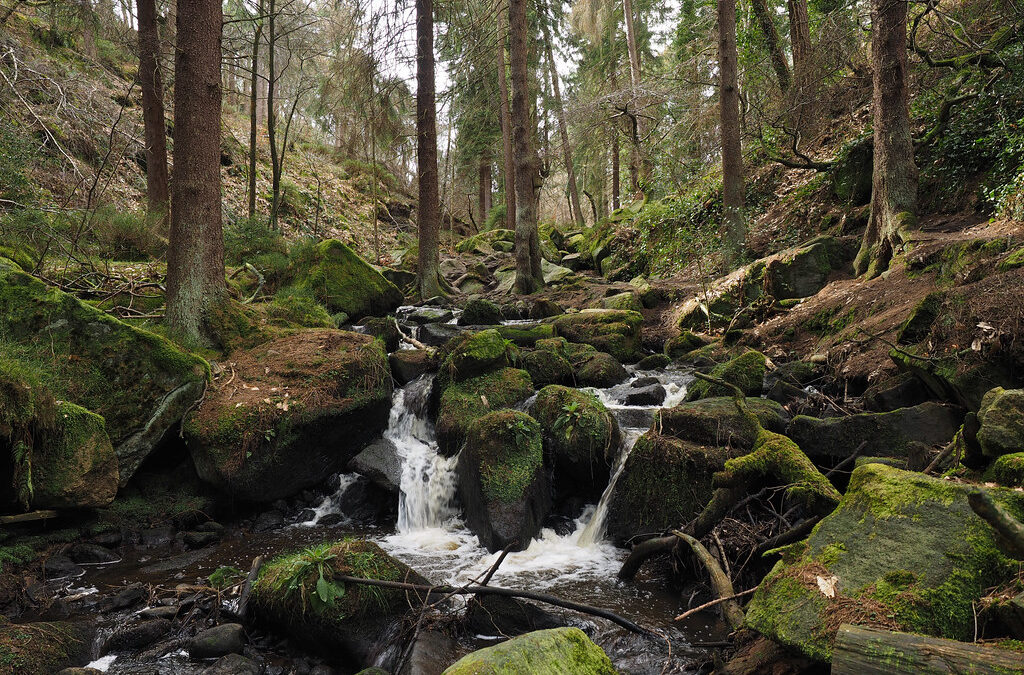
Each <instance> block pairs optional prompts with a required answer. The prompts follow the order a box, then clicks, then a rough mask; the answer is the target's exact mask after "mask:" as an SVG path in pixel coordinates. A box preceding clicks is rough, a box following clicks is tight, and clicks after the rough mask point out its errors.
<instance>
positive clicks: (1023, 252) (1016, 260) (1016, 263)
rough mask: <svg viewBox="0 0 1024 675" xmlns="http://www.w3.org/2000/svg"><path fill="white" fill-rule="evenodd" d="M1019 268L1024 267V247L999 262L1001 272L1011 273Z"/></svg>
mask: <svg viewBox="0 0 1024 675" xmlns="http://www.w3.org/2000/svg"><path fill="white" fill-rule="evenodd" d="M1018 267H1024V247H1022V248H1018V249H1017V250H1016V251H1014V252H1012V253H1010V254H1009V255H1008V256H1006V257H1005V258H1003V259H1002V260H1001V261H999V271H1000V272H1009V271H1010V270H1015V269H1017V268H1018Z"/></svg>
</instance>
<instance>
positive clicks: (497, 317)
mask: <svg viewBox="0 0 1024 675" xmlns="http://www.w3.org/2000/svg"><path fill="white" fill-rule="evenodd" d="M499 323H501V308H500V307H498V306H497V305H496V304H494V303H493V302H491V301H490V300H484V299H483V298H474V299H473V300H470V301H469V302H467V303H466V307H465V308H464V309H463V310H462V316H460V317H459V325H460V326H493V325H495V324H499Z"/></svg>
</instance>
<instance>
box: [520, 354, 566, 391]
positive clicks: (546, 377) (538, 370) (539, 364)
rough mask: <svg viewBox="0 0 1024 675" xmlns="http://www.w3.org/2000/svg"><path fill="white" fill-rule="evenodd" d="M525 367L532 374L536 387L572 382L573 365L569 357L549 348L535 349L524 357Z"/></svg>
mask: <svg viewBox="0 0 1024 675" xmlns="http://www.w3.org/2000/svg"><path fill="white" fill-rule="evenodd" d="M522 366H523V369H524V370H525V371H526V372H528V373H529V374H530V379H532V380H533V384H534V386H535V387H546V386H547V385H549V384H572V381H573V373H572V365H571V364H570V363H569V361H568V359H566V358H565V357H564V356H561V355H559V354H557V353H555V352H553V351H550V350H547V349H533V350H530V351H528V352H526V353H525V354H523V357H522Z"/></svg>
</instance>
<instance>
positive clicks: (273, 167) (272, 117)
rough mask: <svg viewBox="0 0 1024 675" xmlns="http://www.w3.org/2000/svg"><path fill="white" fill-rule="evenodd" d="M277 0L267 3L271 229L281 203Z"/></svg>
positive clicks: (276, 227)
mask: <svg viewBox="0 0 1024 675" xmlns="http://www.w3.org/2000/svg"><path fill="white" fill-rule="evenodd" d="M274 5H275V0H269V3H268V5H267V71H268V72H269V75H270V76H269V78H268V82H267V140H268V141H269V142H270V229H272V230H276V229H278V224H277V216H278V209H279V208H280V205H281V158H280V157H279V156H278V149H277V110H276V108H275V103H274V95H275V94H276V93H277V92H276V89H277V69H276V65H277V64H276V63H275V60H276V54H275V51H276V50H275V47H276V46H277V15H276V11H275V7H274Z"/></svg>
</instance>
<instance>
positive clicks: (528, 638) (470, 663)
mask: <svg viewBox="0 0 1024 675" xmlns="http://www.w3.org/2000/svg"><path fill="white" fill-rule="evenodd" d="M615 672H616V671H615V668H613V667H612V662H611V659H609V658H608V655H607V654H605V653H604V650H602V649H601V648H600V647H598V646H597V645H595V644H594V643H593V642H591V641H590V638H588V637H587V635H586V633H584V632H583V631H581V630H580V629H579V628H549V629H548V630H538V631H534V632H532V633H526V634H525V635H520V636H519V637H515V638H512V639H511V640H508V641H507V642H502V643H501V644H498V645H494V646H493V647H487V648H485V649H481V650H479V651H475V652H473V653H471V654H469V655H467V656H464V657H463V658H461V659H460V660H458V661H456V662H455V664H454V665H452V666H451V667H450V668H448V669H447V670H445V671H444V673H443V675H615Z"/></svg>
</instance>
